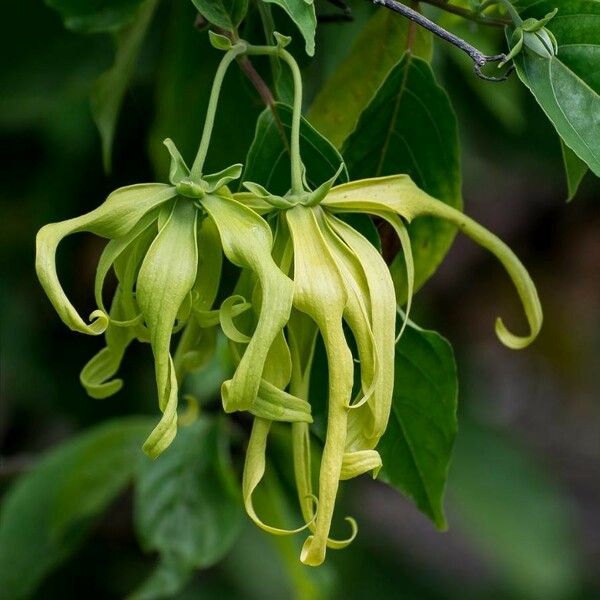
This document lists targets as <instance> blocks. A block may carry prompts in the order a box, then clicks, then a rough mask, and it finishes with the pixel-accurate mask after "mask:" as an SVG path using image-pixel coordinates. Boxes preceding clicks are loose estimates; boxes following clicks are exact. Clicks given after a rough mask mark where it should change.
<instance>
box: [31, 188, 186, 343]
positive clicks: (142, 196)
mask: <svg viewBox="0 0 600 600" xmlns="http://www.w3.org/2000/svg"><path fill="white" fill-rule="evenodd" d="M174 195H175V188H173V187H171V186H169V185H162V184H159V183H147V184H139V185H132V186H129V187H124V188H119V189H118V190H116V191H114V192H113V193H112V194H111V195H110V196H109V197H108V198H107V199H106V201H105V202H104V203H103V204H101V205H100V206H99V207H98V208H96V209H95V210H93V211H91V212H89V213H87V214H85V215H82V216H80V217H76V218H74V219H69V220H67V221H61V222H60V223H50V224H49V225H45V226H44V227H42V228H41V229H40V230H39V232H38V234H37V237H36V259H35V268H36V272H37V275H38V278H39V280H40V283H41V284H42V287H43V288H44V291H45V292H46V294H47V295H48V298H49V299H50V302H51V303H52V305H53V306H54V309H55V310H56V312H57V313H58V315H59V316H60V318H61V319H62V320H63V322H64V323H65V325H67V326H68V327H69V328H70V329H72V330H74V331H80V332H81V333H87V334H89V335H98V334H100V333H102V332H103V331H104V330H105V329H106V327H107V326H108V317H107V315H106V313H104V312H103V311H101V310H97V311H94V312H93V313H92V315H91V319H92V322H91V323H90V324H87V323H85V322H84V320H83V319H82V318H81V316H80V315H79V313H78V312H77V310H76V309H75V307H74V306H73V305H72V304H71V303H70V302H69V299H68V298H67V296H66V294H65V292H64V290H63V289H62V287H61V285H60V281H59V279H58V274H57V272H56V249H57V248H58V245H59V244H60V242H61V241H62V239H63V238H65V237H67V236H68V235H71V234H72V233H76V232H80V231H89V232H91V233H94V234H96V235H99V236H101V237H105V238H109V239H116V238H120V237H123V236H125V235H127V234H128V233H129V232H130V231H131V229H132V228H133V227H134V226H135V225H136V223H138V221H139V220H140V219H141V218H142V217H143V216H144V215H145V214H146V213H148V212H149V211H151V210H152V209H153V208H156V207H157V206H159V205H160V204H162V203H164V202H166V201H167V200H169V199H170V198H172V197H173V196H174Z"/></svg>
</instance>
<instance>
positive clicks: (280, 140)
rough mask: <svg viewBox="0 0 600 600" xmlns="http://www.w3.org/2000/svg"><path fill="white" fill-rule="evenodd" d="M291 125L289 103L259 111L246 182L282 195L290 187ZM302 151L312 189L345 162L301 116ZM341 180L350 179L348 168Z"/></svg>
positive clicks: (247, 160) (328, 177) (244, 177)
mask: <svg viewBox="0 0 600 600" xmlns="http://www.w3.org/2000/svg"><path fill="white" fill-rule="evenodd" d="M291 127H292V109H291V108H290V107H289V106H287V105H286V104H282V103H276V104H275V106H274V110H271V109H269V108H266V109H265V110H264V111H263V112H262V113H261V114H260V116H259V118H258V121H257V123H256V132H255V134H254V140H253V142H252V145H251V146H250V150H248V156H247V157H246V163H245V164H246V169H245V171H244V176H243V180H244V181H252V182H254V183H258V184H260V185H263V186H264V187H265V188H267V189H268V190H269V192H270V193H271V194H278V195H283V194H285V193H286V192H287V191H288V190H289V189H290V186H291V182H290V166H289V139H290V132H291ZM300 151H301V153H302V160H303V162H304V166H305V167H306V179H307V182H308V184H309V185H310V187H311V188H312V189H315V188H317V187H318V186H319V185H321V184H322V183H323V182H324V181H327V180H328V179H330V178H331V177H333V175H335V173H336V172H337V170H338V168H339V166H340V164H342V162H343V159H342V157H341V155H340V153H339V152H338V151H337V150H336V149H335V147H334V146H333V145H332V144H331V142H329V141H328V140H327V139H326V138H324V137H323V136H322V135H321V134H320V133H319V132H318V131H317V130H316V129H315V128H314V127H313V126H312V125H311V124H310V123H309V122H308V121H307V120H306V119H302V123H301V126H300ZM338 181H339V182H344V181H348V173H347V171H346V169H344V170H343V171H342V173H341V174H340V176H339V178H338Z"/></svg>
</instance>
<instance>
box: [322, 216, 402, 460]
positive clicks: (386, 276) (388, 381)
mask: <svg viewBox="0 0 600 600" xmlns="http://www.w3.org/2000/svg"><path fill="white" fill-rule="evenodd" d="M328 220H329V223H330V225H331V227H333V229H334V230H335V231H336V232H337V234H338V235H339V236H340V237H341V238H342V239H343V240H344V242H345V243H346V244H347V245H348V246H349V247H350V248H351V249H352V251H353V252H354V254H355V255H356V257H357V259H358V261H359V263H360V264H361V266H362V269H363V272H364V276H365V278H366V281H367V286H368V294H369V299H370V307H371V327H372V331H373V338H374V341H375V345H376V347H377V355H378V357H379V364H380V371H381V373H380V378H379V383H378V385H377V387H376V389H375V390H374V392H373V398H372V401H370V402H369V403H368V405H367V406H366V407H365V408H361V409H359V411H353V412H352V413H351V414H350V417H349V423H348V428H349V432H348V440H347V444H346V445H347V448H348V449H356V448H365V447H367V448H374V447H375V445H376V444H377V442H378V441H379V438H380V437H381V436H382V435H383V433H384V432H385V430H386V427H387V422H388V418H389V414H390V410H391V402H392V391H393V388H394V329H395V322H396V310H395V306H396V294H395V291H394V283H393V281H392V278H391V275H390V272H389V269H388V267H387V265H386V264H385V261H384V260H383V258H382V256H381V255H380V254H379V252H378V251H377V250H376V249H375V248H374V247H373V245H372V244H371V243H370V242H369V241H368V240H367V239H366V238H365V237H363V236H362V235H361V234H360V233H359V232H358V231H356V230H355V229H354V228H353V227H351V226H350V225H348V224H347V223H344V222H343V221H341V220H340V219H338V218H336V217H333V216H329V219H328ZM361 413H365V414H361ZM369 416H370V417H371V418H369ZM362 424H364V427H363V426H362ZM365 437H366V439H365ZM361 438H362V439H361Z"/></svg>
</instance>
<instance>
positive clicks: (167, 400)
mask: <svg viewBox="0 0 600 600" xmlns="http://www.w3.org/2000/svg"><path fill="white" fill-rule="evenodd" d="M165 144H166V146H167V148H168V149H169V152H170V154H171V169H170V174H169V180H170V185H169V184H159V183H152V184H140V185H133V186H129V187H124V188H120V189H118V190H116V191H115V192H113V193H112V194H111V195H110V196H109V197H108V198H107V200H106V201H105V202H104V203H103V204H102V205H101V206H99V207H98V208H97V209H95V210H93V211H92V212H90V213H87V214H85V215H82V216H81V217H77V218H75V219H69V220H67V221H63V222H60V223H53V224H50V225H46V226H45V227H43V228H42V229H41V230H40V231H39V233H38V236H37V252H36V270H37V273H38V277H39V279H40V282H41V284H42V286H43V288H44V290H45V291H46V293H47V295H48V297H49V299H50V301H51V302H52V304H53V306H54V308H55V309H56V311H57V312H58V314H59V316H60V317H61V319H62V320H63V321H64V323H65V324H66V325H67V326H69V327H70V328H71V329H73V330H75V331H79V332H81V333H86V334H90V335H99V334H101V333H103V332H106V347H105V348H104V349H103V350H101V351H100V353H98V354H97V355H96V356H95V357H94V358H92V360H91V361H90V362H88V364H87V365H86V366H85V367H84V369H83V371H82V373H81V381H82V384H83V385H84V387H85V388H86V390H87V391H88V392H89V393H90V395H91V396H94V397H99V398H103V397H107V396H110V395H112V394H114V393H115V392H116V391H118V390H119V389H120V387H121V385H122V382H121V381H120V380H118V379H112V378H113V377H114V375H115V373H116V371H117V369H118V368H119V364H120V362H121V359H122V357H123V354H124V352H125V349H126V347H127V346H128V345H129V343H130V342H131V341H132V340H133V339H135V338H137V339H139V340H141V341H149V342H150V344H151V346H152V351H153V354H154V363H155V371H156V385H157V390H158V403H159V407H160V410H161V412H162V413H163V415H162V418H161V420H160V422H159V423H158V425H157V426H156V428H155V429H154V430H153V431H152V433H151V434H150V436H149V437H148V439H147V440H146V442H145V444H144V451H145V452H146V453H147V454H149V455H150V456H153V457H156V456H158V455H159V454H160V453H161V452H162V451H163V450H164V449H165V448H166V447H167V446H168V445H169V444H170V443H171V441H172V440H173V438H174V436H175V434H176V431H177V396H178V379H180V378H181V374H182V373H183V372H185V371H188V370H190V369H192V368H195V367H197V366H198V365H199V364H200V363H201V362H202V361H203V360H204V359H205V358H206V354H207V352H206V339H204V348H203V347H202V344H201V343H200V341H201V340H202V338H203V336H204V338H206V336H209V337H210V334H208V333H206V329H203V328H206V327H208V326H211V325H212V326H214V325H216V324H217V323H218V322H217V323H212V324H211V323H208V324H207V323H206V322H205V320H204V321H203V318H202V317H203V316H204V317H205V315H206V312H207V311H209V309H210V308H211V306H212V304H213V302H214V299H215V297H216V293H217V290H218V286H219V282H220V271H221V248H222V249H223V251H224V253H225V255H226V256H227V258H228V259H229V260H230V261H231V262H233V263H234V264H236V265H237V266H239V267H242V268H243V269H246V270H248V271H250V272H252V273H254V274H255V275H256V277H257V278H258V280H259V281H260V283H261V286H262V289H263V290H264V293H265V301H264V302H263V306H262V311H261V317H260V318H259V321H258V324H257V327H256V338H255V340H254V341H252V342H250V344H249V345H248V348H247V351H246V354H245V356H244V358H243V360H242V361H241V362H240V365H239V367H238V370H237V373H236V376H235V377H234V381H233V382H232V384H231V406H232V407H235V409H236V410H244V409H248V408H249V407H250V405H251V403H252V402H251V399H252V398H253V397H255V396H256V394H257V391H258V389H259V386H260V385H261V373H262V367H261V365H262V364H263V363H264V362H265V359H266V354H267V352H268V348H269V347H270V345H271V342H272V341H273V339H274V338H275V336H276V335H277V333H278V332H279V331H280V330H281V328H282V327H283V325H284V323H285V322H286V321H287V319H288V317H289V312H290V308H291V299H292V284H291V281H290V280H289V279H288V278H287V277H286V276H285V275H283V274H282V272H281V271H280V270H279V269H278V268H277V267H276V265H275V263H274V262H273V259H272V258H271V247H272V235H271V231H270V229H269V227H268V225H267V224H266V223H265V222H264V221H263V220H262V219H261V218H260V217H259V216H258V215H256V213H254V212H253V211H252V210H250V209H249V208H247V207H245V206H243V205H242V204H240V203H239V202H237V201H236V200H234V199H233V198H232V196H231V192H230V191H229V189H228V188H227V184H228V183H230V182H231V181H233V180H235V179H237V178H238V177H239V176H240V173H241V169H242V165H233V166H231V167H229V168H227V169H225V170H223V171H221V172H219V173H216V174H213V175H201V174H197V175H192V174H191V171H190V170H189V169H188V168H187V166H186V165H185V163H184V161H183V159H182V158H181V156H180V155H179V153H178V152H177V149H176V148H175V146H174V144H173V143H172V142H171V141H170V140H166V141H165ZM81 231H87V232H90V233H93V234H95V235H98V236H100V237H104V238H107V239H108V240H109V242H108V244H107V245H106V247H105V249H104V251H103V253H102V256H101V257H100V261H99V263H98V268H97V273H96V285H95V292H96V303H97V309H96V310H95V311H94V312H93V313H92V314H91V316H90V321H91V322H90V323H89V324H88V323H85V321H84V320H83V319H82V318H81V316H80V315H79V313H78V312H77V310H76V309H75V308H74V307H73V305H72V304H71V302H70V301H69V299H68V297H67V296H66V294H65V292H64V290H63V289H62V287H61V285H60V281H59V279H58V275H57V272H56V265H55V254H56V249H57V247H58V244H59V243H60V242H61V240H62V239H63V238H65V237H66V236H68V235H70V234H72V233H76V232H81ZM111 267H114V270H115V273H116V276H117V280H118V286H117V289H116V292H115V296H114V298H113V301H112V305H111V309H110V313H108V312H107V311H106V309H105V308H104V303H103V298H102V288H103V283H104V279H105V277H106V275H107V274H108V272H109V270H110V269H111ZM225 308H226V307H225ZM184 326H186V328H185V331H184V333H183V334H182V342H181V344H180V346H179V348H178V352H177V354H176V356H175V361H174V360H173V357H172V356H171V351H170V346H171V337H172V335H173V333H174V332H176V331H178V330H180V329H181V328H182V327H184ZM213 337H214V336H213ZM208 347H210V345H209V346H208ZM249 365H252V367H251V368H250V367H249ZM178 372H179V373H178ZM178 374H179V375H180V376H179V377H178Z"/></svg>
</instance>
